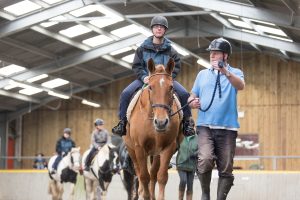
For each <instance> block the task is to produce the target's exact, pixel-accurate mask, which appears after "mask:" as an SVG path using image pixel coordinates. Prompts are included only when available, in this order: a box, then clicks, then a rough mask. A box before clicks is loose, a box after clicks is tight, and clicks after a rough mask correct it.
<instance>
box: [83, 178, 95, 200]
mask: <svg viewBox="0 0 300 200" xmlns="http://www.w3.org/2000/svg"><path fill="white" fill-rule="evenodd" d="M84 184H85V196H86V200H94V199H93V192H94V191H92V190H93V187H92V184H93V181H92V180H90V179H88V178H84Z"/></svg>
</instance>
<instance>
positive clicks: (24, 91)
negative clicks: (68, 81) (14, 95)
mask: <svg viewBox="0 0 300 200" xmlns="http://www.w3.org/2000/svg"><path fill="white" fill-rule="evenodd" d="M42 91H43V90H42V89H39V88H36V87H31V86H28V87H27V88H24V89H22V90H20V91H19V93H20V94H25V95H33V94H37V93H40V92H42Z"/></svg>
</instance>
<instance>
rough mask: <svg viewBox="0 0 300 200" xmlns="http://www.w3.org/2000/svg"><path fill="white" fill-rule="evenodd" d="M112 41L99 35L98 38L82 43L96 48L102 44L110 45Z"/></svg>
mask: <svg viewBox="0 0 300 200" xmlns="http://www.w3.org/2000/svg"><path fill="white" fill-rule="evenodd" d="M111 41H113V39H111V38H110V37H107V36H105V35H98V36H95V37H92V38H89V39H86V40H83V41H82V42H83V43H84V44H87V45H89V46H91V47H96V46H99V45H101V44H105V43H108V42H111Z"/></svg>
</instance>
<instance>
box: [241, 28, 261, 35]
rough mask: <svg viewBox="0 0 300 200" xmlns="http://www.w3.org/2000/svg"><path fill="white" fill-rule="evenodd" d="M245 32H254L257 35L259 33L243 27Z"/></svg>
mask: <svg viewBox="0 0 300 200" xmlns="http://www.w3.org/2000/svg"><path fill="white" fill-rule="evenodd" d="M242 31H243V32H247V33H252V34H255V35H258V32H256V31H252V30H248V29H242Z"/></svg>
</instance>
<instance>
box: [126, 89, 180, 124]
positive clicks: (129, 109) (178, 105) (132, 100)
mask: <svg viewBox="0 0 300 200" xmlns="http://www.w3.org/2000/svg"><path fill="white" fill-rule="evenodd" d="M146 87H147V86H146ZM142 91H143V88H142V89H140V90H138V91H137V92H136V93H135V94H134V95H133V97H132V99H131V101H130V103H129V106H128V108H127V112H126V117H127V120H128V123H130V115H131V112H132V110H133V108H134V106H135V105H136V103H137V101H138V99H139V97H140V96H141V94H142ZM173 96H174V102H175V103H176V105H177V108H178V109H180V108H181V104H180V101H179V99H178V97H177V95H176V94H175V93H174V94H173ZM178 114H179V117H180V120H182V119H183V112H182V110H181V111H179V113H178Z"/></svg>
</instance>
